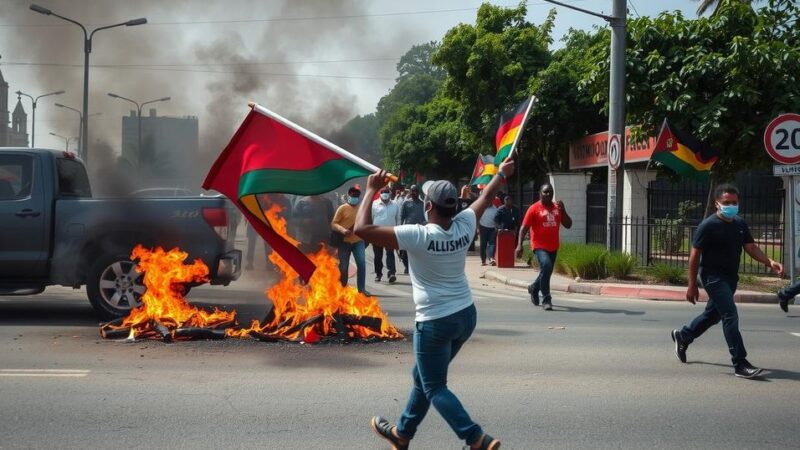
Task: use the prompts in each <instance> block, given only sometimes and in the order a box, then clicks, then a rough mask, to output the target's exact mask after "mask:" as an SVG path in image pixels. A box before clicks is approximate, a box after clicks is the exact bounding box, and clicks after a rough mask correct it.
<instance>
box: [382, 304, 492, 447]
mask: <svg viewBox="0 0 800 450" xmlns="http://www.w3.org/2000/svg"><path fill="white" fill-rule="evenodd" d="M476 320H477V312H476V311H475V305H470V306H469V307H467V308H464V309H462V310H461V311H459V312H457V313H454V314H451V315H449V316H447V317H442V318H441V319H435V320H430V321H427V322H417V323H416V330H415V331H414V358H415V362H416V364H414V368H413V369H412V370H411V376H412V377H413V379H414V387H413V389H411V395H409V397H408V403H407V404H406V409H405V411H403V415H402V416H401V417H400V420H398V422H397V434H399V435H401V436H403V437H405V438H408V439H411V438H413V437H414V434H415V433H416V432H417V427H418V426H419V424H420V423H421V422H422V419H424V418H425V414H426V413H427V412H428V408H430V406H431V404H433V407H434V408H436V410H437V411H439V414H441V416H442V417H443V418H444V420H445V421H446V422H447V423H448V425H450V428H452V429H453V431H455V433H456V435H457V436H458V437H459V439H463V440H465V441H466V442H467V443H471V442H474V441H476V440H477V439H478V438H479V437H481V435H482V434H483V431H482V430H481V427H480V425H478V424H476V423H475V422H473V421H472V419H470V417H469V414H467V411H466V410H465V409H464V406H462V405H461V402H460V401H458V398H457V397H456V396H455V394H453V393H452V392H450V390H449V389H447V368H448V366H449V365H450V361H452V360H453V358H455V357H456V354H458V351H459V350H460V349H461V346H462V345H464V343H465V342H467V339H469V337H470V335H472V331H473V330H474V329H475V322H476Z"/></svg>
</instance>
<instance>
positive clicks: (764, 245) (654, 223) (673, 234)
mask: <svg viewBox="0 0 800 450" xmlns="http://www.w3.org/2000/svg"><path fill="white" fill-rule="evenodd" d="M698 225H699V223H698V222H697V221H682V220H680V219H659V218H650V219H648V218H646V217H622V218H612V219H611V220H610V222H609V229H610V230H611V231H612V232H611V236H612V240H614V239H620V242H611V244H612V248H621V249H622V250H623V251H625V252H626V253H630V254H632V255H635V256H636V257H637V259H639V262H640V263H641V264H644V265H648V266H652V265H655V264H666V265H670V266H677V267H688V263H689V251H690V250H691V248H692V241H693V240H694V235H695V232H696V231H697V226H698ZM749 228H750V233H751V234H752V235H753V239H754V240H755V243H756V244H757V245H758V246H759V247H760V248H761V250H762V251H763V252H764V253H765V254H766V255H767V256H768V257H770V258H772V259H774V260H775V261H783V251H784V245H783V244H784V242H783V236H784V234H783V224H782V223H780V222H772V223H755V224H750V225H749ZM740 272H742V273H747V274H771V273H772V272H771V271H770V270H769V268H767V267H765V266H764V265H763V264H761V263H759V262H758V261H755V260H754V259H752V258H751V257H750V256H749V255H747V254H746V253H745V252H742V257H741V260H740Z"/></svg>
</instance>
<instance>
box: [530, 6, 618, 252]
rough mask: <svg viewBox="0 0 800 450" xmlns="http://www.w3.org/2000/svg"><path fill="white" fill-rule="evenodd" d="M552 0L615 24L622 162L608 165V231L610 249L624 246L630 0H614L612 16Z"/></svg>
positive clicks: (612, 85) (614, 120)
mask: <svg viewBox="0 0 800 450" xmlns="http://www.w3.org/2000/svg"><path fill="white" fill-rule="evenodd" d="M545 1H546V2H548V3H553V4H555V5H559V6H563V7H565V8H569V9H572V10H575V11H580V12H582V13H586V14H589V15H592V16H595V17H600V18H601V19H603V20H605V21H606V22H608V23H609V25H611V74H610V80H609V87H608V142H609V143H610V142H611V136H614V135H618V136H619V144H620V145H619V165H618V168H617V169H614V168H613V167H612V166H611V164H610V163H609V165H608V203H607V207H608V213H607V219H608V220H607V221H608V225H607V226H608V228H607V230H608V235H607V236H606V246H607V247H608V249H609V250H619V249H620V248H622V227H621V221H622V212H623V208H622V206H623V201H622V197H623V193H624V189H625V179H624V176H622V175H620V174H618V173H617V171H618V170H619V171H622V172H623V173H624V170H625V37H626V28H627V22H628V1H627V0H613V4H612V9H611V14H612V15H611V16H606V15H604V14H599V13H596V12H593V11H589V10H586V9H583V8H578V7H576V6H572V5H568V4H565V3H562V2H559V1H555V0H545ZM612 219H617V220H618V221H620V226H618V227H611V220H612Z"/></svg>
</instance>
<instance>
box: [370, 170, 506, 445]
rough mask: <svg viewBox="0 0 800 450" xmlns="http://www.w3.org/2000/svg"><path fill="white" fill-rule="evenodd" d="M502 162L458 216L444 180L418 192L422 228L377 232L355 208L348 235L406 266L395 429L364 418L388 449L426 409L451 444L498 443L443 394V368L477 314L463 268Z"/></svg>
mask: <svg viewBox="0 0 800 450" xmlns="http://www.w3.org/2000/svg"><path fill="white" fill-rule="evenodd" d="M513 170H514V162H513V161H512V160H510V159H507V160H506V161H504V162H503V163H502V164H500V167H499V168H498V173H497V175H495V176H494V178H493V179H492V181H491V182H489V184H488V185H487V187H486V188H485V189H484V191H483V194H482V195H481V197H480V198H479V199H477V200H476V201H475V202H474V203H472V205H471V206H470V207H469V208H468V209H465V210H463V211H461V212H460V213H459V212H458V192H457V191H456V187H455V186H453V184H452V183H450V182H449V181H444V180H439V181H434V182H432V183H429V184H428V185H426V187H425V189H423V190H424V192H423V193H424V194H425V213H426V214H427V216H428V223H427V225H400V226H398V227H381V226H377V225H373V224H372V223H370V219H371V217H372V214H371V211H370V209H371V204H365V205H361V207H360V208H359V210H358V217H357V218H356V228H355V232H356V234H357V235H358V236H360V237H362V238H363V239H364V240H366V241H368V242H370V243H372V244H374V245H380V246H383V247H387V248H401V249H403V250H406V251H407V252H408V257H409V259H410V261H411V285H412V287H413V296H414V304H415V307H416V318H415V321H416V323H415V331H414V343H413V347H414V361H415V365H414V368H413V369H412V372H411V373H412V377H413V382H414V384H413V387H412V389H411V394H410V396H409V398H408V402H407V403H406V408H405V411H404V412H403V414H402V416H401V417H400V419H399V420H398V421H397V425H396V426H395V425H392V424H390V423H389V421H388V420H386V419H384V418H383V417H380V416H376V417H373V418H372V421H371V426H372V429H373V430H374V431H375V433H377V434H378V435H379V436H380V437H382V438H383V439H386V440H387V441H389V442H390V443H391V444H392V447H393V448H395V449H407V448H408V444H409V441H410V440H411V439H413V438H414V435H415V434H416V432H417V427H418V426H419V424H420V423H421V422H422V419H423V418H425V414H426V413H427V412H428V409H429V408H430V406H431V405H433V407H434V408H436V410H437V411H438V412H439V414H441V415H442V417H443V418H444V419H445V421H446V422H447V423H448V425H450V427H451V428H452V429H453V431H455V433H456V435H457V436H458V437H459V439H462V440H464V441H466V443H467V445H469V446H470V448H471V449H489V450H495V449H498V448H499V447H500V441H498V440H497V439H494V438H492V437H491V436H489V435H488V434H485V433H484V432H483V430H482V429H481V427H480V425H478V424H477V423H475V422H474V421H473V420H472V419H471V418H470V417H469V414H467V411H466V410H465V409H464V406H463V405H462V404H461V402H460V401H459V400H458V398H457V397H456V396H455V394H453V393H452V392H451V391H450V390H449V389H448V388H447V371H448V366H449V365H450V361H451V360H452V359H453V358H454V357H455V356H456V354H457V353H458V351H459V350H460V349H461V347H462V346H463V345H464V343H465V342H466V341H467V339H469V337H470V335H471V334H472V331H473V330H474V329H475V323H476V320H477V313H476V310H475V305H474V304H473V300H472V293H471V292H470V288H469V284H468V282H467V277H466V274H465V273H464V266H465V263H466V257H467V248H468V247H469V243H470V241H471V240H472V236H474V235H475V227H476V225H477V223H476V222H477V220H478V219H480V218H481V215H482V214H483V213H484V211H485V210H486V208H488V207H489V205H490V204H491V202H492V199H493V198H494V195H495V193H496V192H497V189H498V188H499V187H500V184H501V178H505V177H506V176H508V175H510V174H511V173H513ZM385 178H386V172H385V171H383V170H381V171H379V172H378V173H376V174H373V175H370V177H369V181H368V187H367V193H366V195H367V196H369V195H371V194H372V193H374V192H375V191H376V190H379V189H382V188H383V186H384V185H385V183H386V180H385Z"/></svg>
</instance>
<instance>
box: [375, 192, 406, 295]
mask: <svg viewBox="0 0 800 450" xmlns="http://www.w3.org/2000/svg"><path fill="white" fill-rule="evenodd" d="M391 197H392V192H391V190H390V189H389V187H388V186H384V187H383V189H381V192H380V198H379V199H377V200H375V201H374V202H372V223H373V224H375V225H379V226H388V227H393V226H395V225H400V205H398V204H397V203H395V202H393V201H392V199H391ZM383 250H384V249H383V247H381V246H380V245H375V244H373V245H372V254H373V256H374V257H375V260H374V261H373V265H374V267H375V282H376V283H379V282H380V281H381V278H383V253H384V251H383ZM386 269H387V270H388V272H387V273H386V275H387V276H388V277H389V283H394V282H395V281H397V277H396V276H395V265H394V250H388V249H387V251H386Z"/></svg>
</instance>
